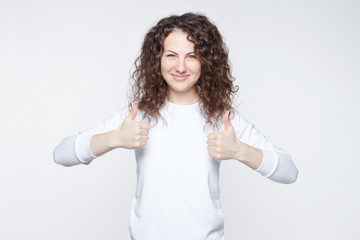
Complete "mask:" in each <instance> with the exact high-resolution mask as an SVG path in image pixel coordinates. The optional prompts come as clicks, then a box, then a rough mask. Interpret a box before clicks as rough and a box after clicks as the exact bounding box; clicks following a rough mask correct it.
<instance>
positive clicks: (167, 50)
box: [164, 49, 195, 55]
mask: <svg viewBox="0 0 360 240" xmlns="http://www.w3.org/2000/svg"><path fill="white" fill-rule="evenodd" d="M164 52H172V53H175V54H178V53H177V52H175V51H173V50H169V49H166V50H164ZM189 54H195V52H194V51H192V52H188V53H186V55H189Z"/></svg>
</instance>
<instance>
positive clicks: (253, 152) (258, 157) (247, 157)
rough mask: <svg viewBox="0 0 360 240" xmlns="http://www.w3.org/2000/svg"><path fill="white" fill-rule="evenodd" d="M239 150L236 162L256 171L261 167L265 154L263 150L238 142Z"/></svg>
mask: <svg viewBox="0 0 360 240" xmlns="http://www.w3.org/2000/svg"><path fill="white" fill-rule="evenodd" d="M238 149H239V151H238V152H237V156H236V160H238V161H240V162H242V163H243V164H245V165H247V166H248V167H250V168H252V169H254V170H255V169H258V168H259V167H260V165H261V163H262V160H263V152H262V150H261V149H258V148H254V147H252V146H250V145H248V144H246V143H242V142H238Z"/></svg>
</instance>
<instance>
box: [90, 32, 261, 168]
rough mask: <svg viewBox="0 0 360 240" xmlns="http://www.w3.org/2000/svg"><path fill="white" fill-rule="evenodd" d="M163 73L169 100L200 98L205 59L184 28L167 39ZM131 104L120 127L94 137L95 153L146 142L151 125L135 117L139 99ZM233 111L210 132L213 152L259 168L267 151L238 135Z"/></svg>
mask: <svg viewBox="0 0 360 240" xmlns="http://www.w3.org/2000/svg"><path fill="white" fill-rule="evenodd" d="M161 74H162V76H163V78H164V79H165V81H166V83H167V84H168V86H169V88H168V89H169V92H168V100H169V101H171V102H173V103H176V104H181V105H188V104H193V103H196V102H198V101H199V96H198V94H197V92H196V85H195V84H196V82H197V80H198V79H199V77H200V74H201V63H200V61H199V60H198V58H197V57H196V56H195V54H194V44H193V43H192V42H191V41H189V40H188V39H187V34H186V33H184V32H182V31H181V30H174V31H173V32H172V33H170V34H169V35H168V37H167V38H166V39H165V40H164V53H163V55H162V58H161ZM131 105H132V110H131V112H130V113H129V115H128V116H126V118H125V119H124V121H123V123H122V124H121V125H120V127H119V128H117V129H115V130H114V131H110V132H107V133H103V134H98V135H94V136H93V137H92V138H91V140H90V146H89V148H90V152H91V153H92V154H93V155H95V156H98V155H101V154H104V153H106V152H108V151H111V150H113V149H115V148H127V149H136V148H141V147H144V146H145V145H146V143H147V141H148V139H149V136H148V135H149V129H150V125H149V124H148V123H146V122H141V121H135V117H136V115H137V112H138V108H137V106H136V105H135V103H131ZM229 115H230V111H227V112H226V113H225V114H224V117H223V121H224V126H225V128H224V131H223V132H212V133H210V134H208V136H207V146H208V147H207V149H208V153H209V156H211V157H213V158H215V159H218V160H228V159H236V160H238V161H240V162H242V163H244V164H245V165H247V166H249V167H250V168H252V169H257V168H259V167H260V165H261V163H262V159H263V152H262V151H261V150H260V149H257V148H254V147H251V146H249V145H248V144H245V143H243V142H240V141H239V140H238V139H237V137H236V134H235V130H234V128H233V126H232V124H231V121H230V119H229Z"/></svg>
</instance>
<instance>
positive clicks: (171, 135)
mask: <svg viewBox="0 0 360 240" xmlns="http://www.w3.org/2000/svg"><path fill="white" fill-rule="evenodd" d="M128 113H129V111H128V110H127V108H124V109H123V110H121V111H119V112H116V113H114V114H113V115H111V116H110V117H108V118H105V119H103V120H102V121H100V122H99V123H97V124H96V125H95V126H94V127H92V128H88V129H85V130H83V131H81V132H79V133H78V134H76V135H72V136H69V137H67V138H65V139H64V140H62V141H61V142H60V144H59V145H58V146H57V147H56V148H55V150H54V161H55V162H56V163H59V164H61V165H64V166H73V165H76V164H89V163H90V162H91V161H92V160H94V159H95V158H97V157H98V156H94V155H93V154H92V153H91V152H90V150H89V143H90V138H91V136H93V135H95V134H100V133H104V132H108V131H112V130H114V129H116V128H118V127H119V126H120V125H121V123H122V122H123V120H124V118H125V117H126V116H127V115H128ZM160 113H161V115H162V116H163V117H164V118H165V119H166V123H164V122H163V121H162V120H160V121H159V123H158V124H157V125H153V126H152V127H151V128H150V130H149V140H148V142H147V144H146V146H145V147H142V148H138V149H136V150H135V157H136V162H137V186H136V194H135V196H134V199H133V202H132V205H131V210H130V225H129V229H128V232H127V236H126V240H169V239H172V240H177V239H179V240H183V239H187V240H224V239H225V237H224V218H223V215H222V209H221V204H220V189H219V168H220V164H221V160H216V159H214V158H212V157H210V156H209V155H208V152H207V144H206V141H207V135H208V134H209V133H210V132H212V131H214V129H213V128H211V127H209V126H207V127H206V126H205V118H204V117H203V116H202V114H201V112H200V104H199V103H195V104H191V105H178V104H174V103H171V102H169V101H167V102H166V105H165V108H163V109H162V110H161V111H160ZM232 115H233V118H232V119H231V124H232V126H233V127H234V129H235V133H236V136H237V137H238V139H239V140H240V141H241V142H244V143H246V144H249V145H250V146H253V147H256V148H259V149H261V150H262V151H263V161H262V164H261V166H260V167H259V168H258V169H256V170H255V171H257V172H259V173H260V174H261V175H263V176H265V177H267V178H269V179H271V180H273V181H276V182H280V183H293V182H295V181H296V178H297V174H298V171H297V168H296V166H295V164H294V162H293V161H292V159H291V157H290V155H289V154H288V153H286V152H285V151H284V150H283V149H281V148H279V147H276V146H275V145H273V144H272V142H271V141H270V140H269V139H268V138H267V137H265V136H264V135H263V134H262V133H261V132H259V131H258V130H257V129H256V128H255V127H254V125H253V124H251V123H250V122H249V121H247V120H246V119H245V118H244V117H243V116H242V115H241V114H240V113H239V112H238V111H237V110H232ZM135 120H136V121H142V113H141V111H139V113H138V115H137V117H136V119H135ZM223 130H224V126H223V125H221V126H220V129H218V131H219V132H221V131H223Z"/></svg>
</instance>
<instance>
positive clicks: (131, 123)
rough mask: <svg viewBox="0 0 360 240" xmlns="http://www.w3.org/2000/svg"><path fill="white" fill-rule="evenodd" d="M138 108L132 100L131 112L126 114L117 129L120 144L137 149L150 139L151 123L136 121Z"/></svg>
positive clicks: (123, 146)
mask: <svg viewBox="0 0 360 240" xmlns="http://www.w3.org/2000/svg"><path fill="white" fill-rule="evenodd" d="M137 112H138V108H137V106H136V104H135V103H133V102H131V112H130V113H129V115H127V116H126V118H125V119H124V121H123V123H122V124H121V126H120V127H119V128H118V129H116V131H117V134H116V136H117V142H118V146H119V147H122V148H128V149H135V148H140V147H144V146H145V145H146V143H147V141H148V139H149V129H150V124H149V123H147V122H139V121H135V117H136V115H137Z"/></svg>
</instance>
